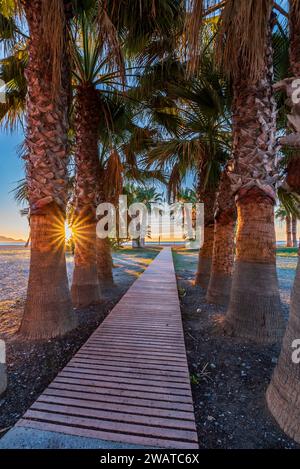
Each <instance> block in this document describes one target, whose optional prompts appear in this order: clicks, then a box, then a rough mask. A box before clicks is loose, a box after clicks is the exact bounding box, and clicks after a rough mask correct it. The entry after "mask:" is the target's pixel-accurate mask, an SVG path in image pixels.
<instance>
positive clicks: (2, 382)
mask: <svg viewBox="0 0 300 469" xmlns="http://www.w3.org/2000/svg"><path fill="white" fill-rule="evenodd" d="M6 388H7V371H6V350H5V342H4V340H0V397H1V395H2V394H3V393H4V392H5V391H6Z"/></svg>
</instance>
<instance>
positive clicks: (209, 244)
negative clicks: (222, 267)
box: [195, 208, 214, 289]
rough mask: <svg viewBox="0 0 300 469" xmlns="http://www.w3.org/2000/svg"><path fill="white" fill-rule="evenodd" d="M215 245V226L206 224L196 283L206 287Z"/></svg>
mask: <svg viewBox="0 0 300 469" xmlns="http://www.w3.org/2000/svg"><path fill="white" fill-rule="evenodd" d="M204 210H205V208H204ZM213 245H214V226H213V225H209V226H204V243H203V246H202V248H201V249H200V251H199V257H198V269H197V274H196V278H195V284H196V285H200V286H201V287H202V288H204V289H206V288H207V287H208V283H209V279H210V271H211V263H212V254H213Z"/></svg>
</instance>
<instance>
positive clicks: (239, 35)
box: [217, 0, 284, 342]
mask: <svg viewBox="0 0 300 469" xmlns="http://www.w3.org/2000/svg"><path fill="white" fill-rule="evenodd" d="M272 6H273V2H272V1H271V0H263V1H261V0H259V1H258V0H247V1H244V0H242V1H240V2H234V1H232V0H229V1H227V2H226V3H225V6H224V8H223V10H222V13H221V19H220V26H219V32H218V41H217V44H218V51H219V53H220V54H221V63H222V65H223V67H224V69H225V70H226V72H227V73H228V74H229V75H230V77H231V79H232V86H233V105H232V107H233V148H232V156H233V165H232V167H231V170H230V173H229V175H230V178H231V181H232V191H233V193H234V194H235V198H236V204H237V212H238V227H237V237H236V260H235V267H234V274H233V280H232V288H231V295H230V302H229V307H228V311H227V315H226V319H225V327H226V329H227V331H229V332H230V333H231V334H234V335H237V336H239V337H245V338H249V339H253V340H256V341H258V342H274V341H276V340H278V339H279V338H280V337H281V335H282V332H283V327H284V322H283V318H282V311H281V303H280V297H279V290H278V280H277V273H276V265H275V229H274V202H275V182H276V178H277V174H276V169H275V163H276V158H275V156H276V146H275V130H276V111H275V100H274V97H273V90H272V79H273V75H272V44H271V39H272V35H271V31H272V21H273V17H272V15H271V12H272ZM254 11H255V14H253V12H254Z"/></svg>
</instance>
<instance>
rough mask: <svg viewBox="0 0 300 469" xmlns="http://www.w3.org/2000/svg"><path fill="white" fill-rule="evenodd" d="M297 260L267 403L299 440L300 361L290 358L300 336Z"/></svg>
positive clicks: (283, 425)
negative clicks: (279, 351)
mask: <svg viewBox="0 0 300 469" xmlns="http://www.w3.org/2000/svg"><path fill="white" fill-rule="evenodd" d="M299 310H300V263H299V257H298V265H297V271H296V277H295V282H294V287H293V291H292V297H291V311H290V317H289V322H288V326H287V329H286V332H285V335H284V339H283V343H282V349H281V354H280V357H279V360H278V363H277V366H276V368H275V371H274V373H273V377H272V380H271V383H270V385H269V387H268V390H267V403H268V407H269V409H270V411H271V412H272V414H273V416H274V417H275V419H276V420H277V422H278V424H279V425H280V427H281V428H282V429H283V430H284V431H285V432H286V433H287V434H288V435H289V436H290V437H291V438H294V439H295V440H296V441H297V442H298V443H300V399H299V396H300V364H299V363H294V362H293V360H292V353H293V351H294V350H295V349H294V348H293V342H294V340H295V339H300V316H299Z"/></svg>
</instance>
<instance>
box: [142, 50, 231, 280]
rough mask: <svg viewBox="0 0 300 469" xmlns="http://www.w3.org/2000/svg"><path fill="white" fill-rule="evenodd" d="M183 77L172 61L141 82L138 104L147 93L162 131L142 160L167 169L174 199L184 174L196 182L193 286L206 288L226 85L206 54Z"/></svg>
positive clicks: (223, 145) (224, 134)
mask: <svg viewBox="0 0 300 469" xmlns="http://www.w3.org/2000/svg"><path fill="white" fill-rule="evenodd" d="M184 75H185V67H184V66H183V65H181V64H180V62H178V61H177V60H176V58H175V59H174V57H172V56H171V57H170V58H169V60H166V61H164V62H163V63H158V64H155V66H152V69H150V70H147V74H144V76H143V77H142V78H141V80H140V84H141V89H142V90H143V100H145V99H146V97H147V88H149V89H150V98H149V99H148V101H147V105H148V106H149V108H150V109H151V113H152V116H153V117H152V120H153V123H154V125H156V126H158V128H159V129H163V131H162V132H161V133H162V135H160V136H159V138H158V142H157V144H156V145H154V148H153V149H152V150H151V151H150V152H149V154H148V157H147V159H148V162H149V164H153V165H156V166H158V167H167V168H168V170H169V172H170V180H169V187H170V192H171V193H172V194H173V195H174V196H175V198H176V195H177V194H176V193H177V190H178V186H179V185H180V183H181V181H182V180H183V179H184V177H185V176H186V175H187V174H189V173H192V174H193V175H195V176H196V178H197V197H198V201H199V202H204V244H203V246H202V248H201V249H200V252H199V262H198V271H197V275H196V283H197V284H199V285H201V286H202V287H203V288H206V287H207V285H208V282H209V277H210V268H211V259H212V252H213V239H214V238H213V237H214V204H215V197H216V191H217V187H218V180H219V176H220V172H221V169H222V165H223V164H224V163H225V161H226V158H227V153H228V136H229V134H230V125H229V123H228V122H229V121H228V116H227V114H228V113H226V110H225V109H226V105H227V104H226V103H227V100H228V97H227V91H226V82H225V80H224V79H223V78H222V76H221V75H220V73H217V72H216V70H215V68H214V67H213V63H212V60H211V54H210V51H209V50H207V52H206V54H205V56H204V57H203V59H202V67H201V70H200V72H199V74H198V76H197V77H195V78H190V79H189V80H186V79H185V76H184ZM148 93H149V90H148Z"/></svg>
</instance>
